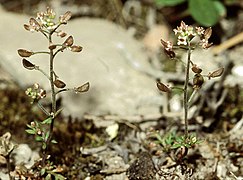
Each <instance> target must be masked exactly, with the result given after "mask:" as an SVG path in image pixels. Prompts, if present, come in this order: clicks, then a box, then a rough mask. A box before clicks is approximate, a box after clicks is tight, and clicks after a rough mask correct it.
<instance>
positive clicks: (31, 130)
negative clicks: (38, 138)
mask: <svg viewBox="0 0 243 180" xmlns="http://www.w3.org/2000/svg"><path fill="white" fill-rule="evenodd" d="M25 131H26V132H27V133H28V134H36V132H35V130H33V129H26V130H25Z"/></svg>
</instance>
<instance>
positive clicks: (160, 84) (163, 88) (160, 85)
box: [157, 81, 171, 92]
mask: <svg viewBox="0 0 243 180" xmlns="http://www.w3.org/2000/svg"><path fill="white" fill-rule="evenodd" d="M157 87H158V89H159V90H160V91H162V92H170V91H171V89H170V88H169V87H168V86H166V85H164V84H163V83H161V82H159V81H157Z"/></svg>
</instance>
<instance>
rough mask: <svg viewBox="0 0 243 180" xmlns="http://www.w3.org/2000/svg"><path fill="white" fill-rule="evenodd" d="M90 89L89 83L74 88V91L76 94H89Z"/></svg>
mask: <svg viewBox="0 0 243 180" xmlns="http://www.w3.org/2000/svg"><path fill="white" fill-rule="evenodd" d="M89 87H90V85H89V82H87V83H85V84H83V85H81V86H79V87H77V88H76V87H75V88H74V91H75V92H76V93H83V92H87V91H88V90H89Z"/></svg>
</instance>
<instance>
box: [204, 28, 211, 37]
mask: <svg viewBox="0 0 243 180" xmlns="http://www.w3.org/2000/svg"><path fill="white" fill-rule="evenodd" d="M211 35H212V28H211V27H209V28H207V29H206V30H205V32H204V38H205V39H206V40H208V39H209V38H210V37H211Z"/></svg>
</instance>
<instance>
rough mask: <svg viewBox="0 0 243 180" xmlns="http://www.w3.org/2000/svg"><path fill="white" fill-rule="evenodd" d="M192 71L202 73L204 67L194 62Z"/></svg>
mask: <svg viewBox="0 0 243 180" xmlns="http://www.w3.org/2000/svg"><path fill="white" fill-rule="evenodd" d="M192 71H193V72H194V73H201V72H202V69H201V68H199V67H198V66H197V65H196V64H193V65H192Z"/></svg>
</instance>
